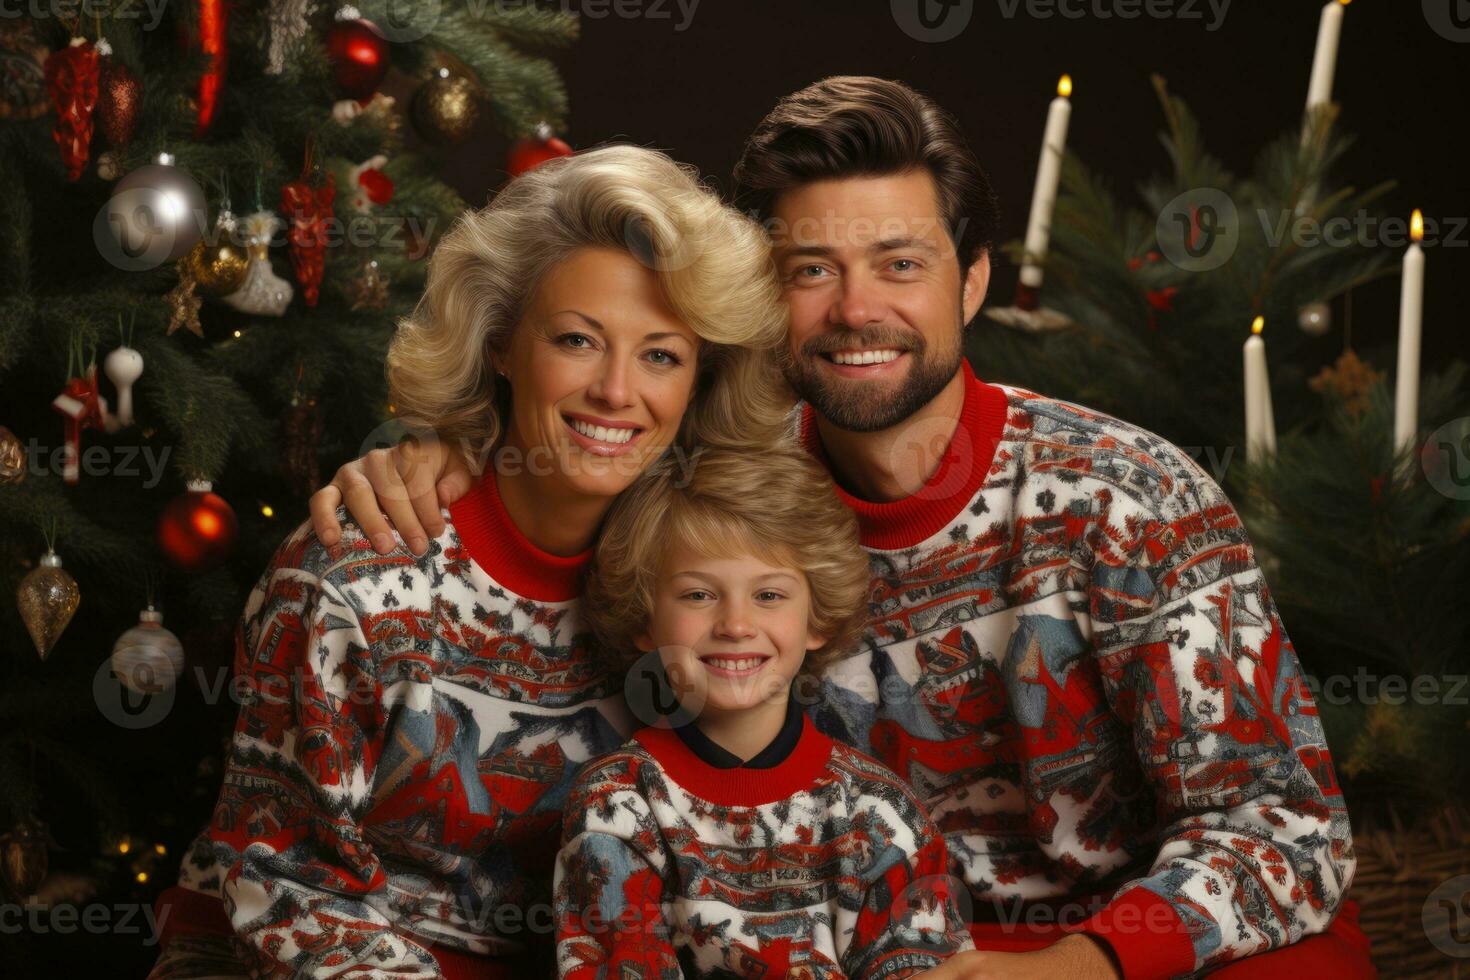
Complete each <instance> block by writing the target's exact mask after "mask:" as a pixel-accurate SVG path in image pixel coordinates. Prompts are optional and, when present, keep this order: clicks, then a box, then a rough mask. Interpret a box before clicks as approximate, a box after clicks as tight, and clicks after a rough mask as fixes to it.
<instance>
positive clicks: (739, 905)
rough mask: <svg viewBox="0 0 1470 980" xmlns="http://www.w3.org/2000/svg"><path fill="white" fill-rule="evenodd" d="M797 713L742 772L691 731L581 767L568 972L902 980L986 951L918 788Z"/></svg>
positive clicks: (660, 735)
mask: <svg viewBox="0 0 1470 980" xmlns="http://www.w3.org/2000/svg"><path fill="white" fill-rule="evenodd" d="M789 705H790V708H789V710H788V713H787V720H786V725H785V727H784V728H783V731H782V735H780V736H778V737H777V739H776V740H775V741H774V742H773V743H772V745H771V746H770V747H768V748H767V749H766V750H764V751H763V752H761V753H760V754H759V755H757V756H756V757H755V758H752V759H751V760H749V762H747V763H745V764H744V765H741V764H740V762H739V760H738V759H737V758H735V757H734V756H732V755H730V754H729V753H728V752H725V751H724V750H723V749H721V748H720V747H719V746H718V745H716V744H715V743H713V742H712V741H710V740H709V739H708V738H707V737H705V736H704V735H703V734H702V733H700V732H699V731H698V729H697V728H694V727H693V726H685V727H684V728H682V729H678V730H669V729H666V728H644V729H642V730H641V731H639V732H638V733H637V734H636V735H635V736H634V738H633V740H632V741H630V742H628V744H627V745H625V746H624V747H623V748H622V749H620V750H618V751H617V752H614V753H613V754H611V755H609V756H606V757H604V758H602V759H598V760H595V761H593V762H592V763H589V764H588V765H587V766H586V767H584V769H583V770H582V772H581V773H579V775H578V778H577V782H576V784H575V785H574V787H573V789H572V794H571V801H570V803H569V805H568V807H567V814H566V825H565V830H564V832H563V840H564V842H565V843H564V845H563V847H562V850H561V853H560V854H559V855H558V856H557V864H556V882H555V889H556V915H557V961H558V967H559V969H560V973H561V976H562V977H566V978H573V980H583V978H585V980H591V978H604V977H606V978H611V977H624V976H638V977H647V978H650V980H652V978H664V980H666V978H677V977H679V976H681V975H682V976H683V977H686V978H690V980H694V978H699V977H709V978H715V977H735V976H739V977H754V976H770V977H784V976H798V977H803V978H808V980H824V978H838V977H852V978H879V977H882V978H894V977H907V976H911V975H913V974H916V973H919V972H921V971H923V970H925V969H928V968H930V967H933V966H935V965H937V964H939V963H940V962H942V961H943V960H945V959H946V958H948V956H949V955H951V954H952V953H954V952H955V951H956V950H960V949H971V948H973V944H972V943H971V941H970V937H969V933H968V932H967V931H966V929H965V927H964V924H963V923H962V922H961V920H960V918H959V913H958V911H957V906H956V903H955V898H954V893H953V891H952V889H955V888H959V889H961V890H962V889H963V886H962V885H960V883H958V882H955V881H954V879H952V878H950V877H949V876H948V874H947V873H946V869H945V866H946V858H945V854H944V840H943V838H942V837H940V835H939V834H938V832H937V831H936V830H935V828H934V825H933V824H932V823H931V822H930V820H929V818H928V815H927V814H926V813H925V812H924V809H923V807H922V806H921V805H920V804H919V802H918V800H917V799H915V797H914V794H913V792H912V791H911V790H910V789H909V787H908V786H907V785H906V784H905V783H904V782H903V780H901V779H899V778H898V777H897V776H895V775H894V774H893V773H892V772H890V771H889V770H888V769H886V768H884V767H883V766H881V765H879V764H878V763H877V762H875V761H874V760H873V759H871V758H870V757H868V756H866V755H863V754H862V753H860V752H857V751H855V750H853V749H851V748H848V747H846V746H843V745H837V744H834V743H833V742H832V741H831V739H829V738H827V736H825V735H823V734H821V733H820V732H818V731H817V730H816V729H815V728H814V727H813V726H812V725H811V723H810V722H809V721H807V720H805V718H804V716H803V714H802V712H801V710H800V708H799V706H798V705H797V704H796V702H795V701H794V700H793V701H791V702H789Z"/></svg>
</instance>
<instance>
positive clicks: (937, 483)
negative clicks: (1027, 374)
mask: <svg viewBox="0 0 1470 980" xmlns="http://www.w3.org/2000/svg"><path fill="white" fill-rule="evenodd" d="M961 370H963V372H964V375H965V404H964V407H963V408H961V409H960V421H959V425H958V426H957V427H956V428H955V434H954V437H953V438H952V439H950V442H949V447H948V448H947V449H945V451H944V457H943V458H942V459H941V460H940V461H939V468H938V469H936V470H935V471H934V475H933V476H931V477H930V478H929V480H928V482H926V483H925V484H924V485H923V486H922V487H920V488H919V490H918V491H916V492H915V493H914V494H913V495H911V496H908V497H904V498H902V499H901V500H894V501H889V502H886V503H874V502H872V501H869V500H863V499H862V498H860V497H855V496H853V495H852V494H850V493H848V492H847V491H846V490H844V489H842V487H840V486H838V487H836V490H837V496H838V497H839V498H840V499H841V500H842V502H843V503H844V504H846V505H847V506H848V507H850V508H852V510H853V513H855V514H856V515H857V519H858V529H859V531H860V533H861V535H862V542H863V546H864V547H867V548H874V549H877V550H880V551H891V550H895V549H899V548H910V547H913V546H914V545H916V544H918V543H919V542H921V541H923V540H924V539H925V538H928V537H930V536H931V535H933V534H936V533H938V532H939V531H941V530H943V529H944V527H945V525H947V524H948V523H949V522H950V521H952V520H954V518H955V517H956V516H957V515H958V514H959V513H960V511H962V510H964V508H966V507H967V506H969V504H970V501H971V500H972V499H974V497H975V494H976V493H978V492H979V490H980V487H981V486H982V485H983V484H984V483H985V477H986V474H988V473H989V472H990V465H991V463H992V462H993V461H994V459H995V451H996V446H997V445H999V443H1000V440H1001V436H1002V435H1003V434H1004V432H1005V426H1006V412H1007V409H1006V406H1007V400H1006V393H1005V391H1004V390H1003V389H1001V388H998V387H996V386H995V385H988V384H985V383H984V382H983V381H981V380H980V379H979V378H977V377H975V372H974V370H972V369H971V367H970V362H969V361H968V360H966V361H965V362H964V366H963V368H962V369H961ZM801 442H802V445H803V446H805V447H806V450H807V452H809V453H811V454H812V455H813V456H815V457H816V458H817V459H818V460H820V461H821V463H822V465H824V466H826V467H827V468H828V470H831V468H832V467H831V464H830V462H829V461H828V459H827V456H826V453H825V451H824V450H823V448H822V437H821V434H820V433H819V432H818V430H817V420H816V412H815V411H814V410H813V409H812V407H811V406H810V405H805V404H804V405H802V407H801ZM834 486H835V483H834Z"/></svg>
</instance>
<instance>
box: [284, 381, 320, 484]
mask: <svg viewBox="0 0 1470 980" xmlns="http://www.w3.org/2000/svg"><path fill="white" fill-rule="evenodd" d="M281 429H282V434H283V435H284V437H285V443H286V450H285V452H284V453H283V454H282V456H281V467H282V469H284V470H285V471H286V478H287V480H288V482H289V483H290V485H291V488H292V490H294V491H295V492H296V493H297V494H298V495H300V496H303V497H308V496H310V495H311V494H312V493H313V492H314V491H315V490H316V488H317V487H319V486H321V473H320V470H319V467H318V460H317V447H318V445H319V444H320V443H321V440H322V413H321V409H320V408H319V407H318V406H317V403H316V399H315V398H307V397H305V396H304V395H301V394H300V393H297V394H294V395H292V396H291V406H290V408H289V409H288V410H287V411H286V414H285V416H284V417H283V418H282V420H281Z"/></svg>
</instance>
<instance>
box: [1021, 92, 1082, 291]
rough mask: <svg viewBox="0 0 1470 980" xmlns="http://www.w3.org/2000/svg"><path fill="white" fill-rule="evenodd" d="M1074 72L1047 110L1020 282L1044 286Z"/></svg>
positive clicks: (1033, 286)
mask: <svg viewBox="0 0 1470 980" xmlns="http://www.w3.org/2000/svg"><path fill="white" fill-rule="evenodd" d="M1071 94H1072V76H1071V75H1063V76H1062V79H1061V81H1060V82H1058V83H1057V97H1056V98H1055V99H1052V100H1051V108H1050V109H1049V110H1048V111H1047V114H1046V133H1045V135H1044V136H1043V137H1042V140H1041V162H1040V163H1038V164H1037V165H1036V190H1035V191H1033V192H1032V194H1031V219H1030V221H1029V222H1028V223H1027V225H1026V258H1025V261H1024V264H1023V265H1022V266H1021V283H1022V285H1024V286H1029V287H1030V288H1032V289H1040V288H1041V279H1042V272H1041V262H1042V260H1043V259H1045V258H1046V250H1047V246H1048V245H1049V244H1050V242H1051V217H1052V212H1053V211H1054V210H1056V206H1057V186H1058V185H1059V184H1060V183H1061V180H1062V154H1063V153H1064V152H1066V149H1067V126H1068V124H1069V123H1070V122H1071V120H1072V100H1071V98H1070V96H1071Z"/></svg>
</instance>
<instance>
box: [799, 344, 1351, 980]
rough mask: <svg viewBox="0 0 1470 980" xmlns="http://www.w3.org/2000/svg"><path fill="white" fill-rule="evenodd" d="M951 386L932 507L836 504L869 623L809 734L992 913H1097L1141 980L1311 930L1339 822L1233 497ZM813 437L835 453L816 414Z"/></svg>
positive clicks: (825, 694)
mask: <svg viewBox="0 0 1470 980" xmlns="http://www.w3.org/2000/svg"><path fill="white" fill-rule="evenodd" d="M963 370H964V373H965V378H966V388H965V401H964V409H963V416H962V418H961V420H960V424H959V428H958V430H957V431H956V432H955V436H954V438H953V440H952V441H951V443H950V446H949V449H948V450H947V451H946V453H945V455H944V458H943V461H942V462H941V464H940V466H939V468H938V470H937V471H936V472H935V473H934V474H933V476H932V477H931V478H930V479H929V480H928V482H927V484H926V485H925V486H924V487H923V488H922V489H920V490H919V491H918V492H916V493H915V494H914V495H913V496H910V497H908V498H905V499H902V500H899V501H896V502H892V503H879V504H875V503H870V502H867V501H863V500H860V499H858V498H856V497H854V496H853V495H852V494H850V493H847V492H846V491H844V490H842V489H841V488H840V487H839V489H838V493H839V495H840V496H841V497H842V498H843V500H844V501H845V502H846V503H847V504H848V506H850V507H851V508H852V509H853V510H854V511H855V512H856V514H857V516H858V520H859V524H860V527H861V533H862V538H863V543H864V545H865V546H866V547H867V549H868V551H869V556H870V559H871V563H872V570H873V575H874V581H873V587H872V593H871V607H872V612H873V616H874V622H873V624H872V626H871V628H870V630H869V632H868V634H867V637H866V638H865V640H864V643H863V645H862V646H861V648H860V649H859V650H858V651H857V652H856V653H855V654H854V655H853V656H851V657H849V658H847V659H845V660H843V661H841V662H839V663H838V664H836V665H835V666H834V667H832V668H830V669H829V670H828V671H827V673H826V674H825V676H824V678H823V680H822V682H821V685H820V689H819V690H817V691H815V692H814V693H813V696H812V697H811V698H810V699H809V700H811V701H812V702H813V705H814V706H813V708H812V711H813V716H814V718H815V720H816V722H817V724H818V726H819V727H820V728H822V729H823V730H824V731H826V732H827V733H828V734H830V735H831V736H833V737H834V738H835V739H837V740H838V741H841V742H845V743H847V744H849V745H853V746H856V747H858V748H859V749H861V750H863V751H866V752H869V753H871V754H872V755H873V756H875V757H876V758H878V759H879V760H880V761H882V762H884V763H885V764H886V765H888V766H890V767H892V768H893V769H894V770H895V771H897V772H898V773H899V775H901V776H902V777H903V778H904V779H905V780H906V781H907V782H908V783H909V784H910V785H911V786H912V787H913V788H914V790H915V791H916V792H917V794H918V796H919V799H920V800H922V801H923V803H924V806H925V807H926V808H927V809H928V810H929V812H930V814H931V815H932V816H933V818H934V821H935V823H936V824H938V826H939V828H940V830H941V831H942V832H943V834H944V837H945V840H946V843H947V845H948V851H949V857H950V860H951V862H952V867H953V869H954V871H955V873H956V874H957V875H959V876H961V877H962V878H963V879H964V880H965V881H966V882H967V883H968V885H969V887H970V890H971V892H972V895H973V897H974V900H975V903H976V909H977V913H979V914H984V913H985V912H986V911H987V910H990V911H996V910H995V908H994V906H993V905H992V903H1002V902H1011V901H1016V900H1035V899H1047V898H1057V897H1061V896H1069V895H1070V896H1075V895H1079V894H1097V893H1100V894H1101V895H1102V896H1103V897H1104V898H1103V900H1104V901H1107V904H1106V906H1105V907H1103V908H1102V909H1101V910H1100V911H1098V912H1097V914H1095V915H1093V916H1091V917H1090V918H1088V920H1087V922H1086V924H1085V928H1086V930H1087V931H1089V932H1092V933H1094V934H1096V935H1098V936H1100V937H1101V938H1104V939H1105V940H1107V941H1108V942H1109V943H1110V944H1111V945H1112V947H1113V949H1114V950H1115V951H1116V952H1117V953H1118V955H1119V957H1120V959H1121V961H1122V964H1123V966H1124V967H1125V969H1126V970H1127V975H1128V976H1129V977H1134V976H1164V975H1169V974H1174V973H1181V972H1188V971H1191V970H1195V969H1199V968H1202V967H1205V966H1210V965H1216V964H1219V963H1221V962H1223V961H1226V960H1229V959H1233V958H1237V957H1240V956H1245V955H1248V954H1250V953H1254V952H1260V951H1264V950H1267V949H1270V948H1274V947H1278V946H1282V945H1285V944H1288V943H1291V942H1294V941H1296V940H1297V939H1300V938H1301V937H1302V936H1304V935H1307V934H1310V933H1317V932H1321V931H1323V930H1324V929H1325V928H1326V926H1327V925H1328V923H1329V922H1330V920H1331V918H1332V916H1333V914H1334V913H1335V911H1336V910H1337V908H1338V905H1339V902H1340V901H1341V899H1342V896H1343V893H1344V891H1345V890H1346V889H1347V886H1348V884H1349V882H1350V880H1351V878H1352V873H1353V869H1354V864H1355V861H1354V856H1353V850H1352V838H1351V834H1350V831H1349V827H1348V817H1347V811H1346V809H1345V808H1344V804H1343V798H1342V795H1341V792H1340V790H1339V788H1338V785H1337V781H1336V778H1335V776H1334V773H1333V768H1332V763H1331V760H1330V757H1329V755H1328V751H1327V745H1326V742H1325V740H1324V737H1323V733H1322V726H1321V724H1320V722H1319V720H1318V717H1317V711H1316V708H1315V706H1314V704H1313V702H1312V698H1311V696H1310V694H1309V692H1308V691H1307V690H1306V688H1305V685H1304V683H1303V678H1302V675H1301V669H1300V666H1299V664H1298V662H1297V658H1296V654H1295V652H1294V651H1293V649H1292V646H1291V643H1290V641H1289V640H1288V639H1287V636H1286V633H1285V632H1284V630H1283V629H1282V625H1281V620H1280V618H1279V616H1278V615H1277V611H1276V606H1275V604H1274V603H1273V601H1272V598H1271V593H1270V591H1269V590H1268V589H1267V587H1266V582H1265V579H1264V578H1263V577H1262V574H1261V570H1260V568H1259V567H1258V566H1257V563H1256V558H1255V555H1254V553H1253V551H1252V548H1251V545H1250V543H1249V541H1248V540H1247V537H1246V533H1245V530H1244V528H1243V527H1242V525H1241V521H1240V518H1239V517H1238V516H1237V514H1236V512H1235V510H1234V509H1233V508H1232V507H1231V505H1230V502H1229V501H1228V500H1227V499H1226V498H1225V495H1224V494H1223V493H1222V492H1221V490H1220V489H1219V487H1218V486H1217V485H1216V484H1215V482H1214V481H1213V480H1211V479H1210V478H1209V477H1208V476H1207V475H1206V474H1205V473H1204V472H1203V471H1202V470H1201V469H1200V468H1199V467H1198V466H1197V465H1196V464H1195V463H1194V462H1193V460H1191V459H1190V458H1189V457H1188V456H1186V455H1185V454H1184V453H1183V452H1182V451H1181V450H1180V449H1178V448H1177V447H1175V446H1173V445H1171V444H1169V443H1168V442H1166V441H1165V440H1163V439H1161V438H1159V437H1158V436H1155V435H1152V434H1150V433H1148V432H1145V431H1143V430H1141V429H1138V428H1136V427H1134V426H1130V425H1127V424H1125V423H1123V422H1120V421H1118V420H1116V419H1113V418H1109V417H1108V416H1105V415H1102V414H1099V413H1097V412H1094V411H1090V410H1088V409H1085V408H1081V407H1079V406H1076V405H1072V404H1068V403H1065V402H1061V401H1057V400H1055V399H1051V398H1046V397H1043V396H1040V395H1036V394H1033V393H1031V392H1028V391H1024V390H1021V389H1017V388H1010V387H1002V386H996V385H986V384H982V383H981V382H980V381H978V380H977V379H976V378H975V377H974V376H973V374H972V372H971V370H970V368H969V366H968V365H966V366H965V367H964V369H963ZM798 425H799V431H800V436H801V438H802V440H803V442H804V443H805V445H806V446H807V448H808V449H809V450H810V451H811V452H812V453H814V454H815V455H816V456H817V457H818V458H823V459H824V457H823V451H822V447H821V441H820V436H819V434H818V431H817V426H816V424H815V419H814V416H813V413H812V410H811V409H810V407H804V408H803V410H802V412H801V415H800V420H799V423H798ZM824 462H825V459H824ZM1108 899H1110V900H1108ZM999 911H1000V914H1002V915H1005V914H1010V913H1008V912H1007V911H1006V910H1004V909H1001V910H999ZM1074 914H1075V911H1074ZM1085 915H1086V912H1083V913H1082V914H1081V915H1077V916H1076V918H1083V917H1084V916H1085Z"/></svg>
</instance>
